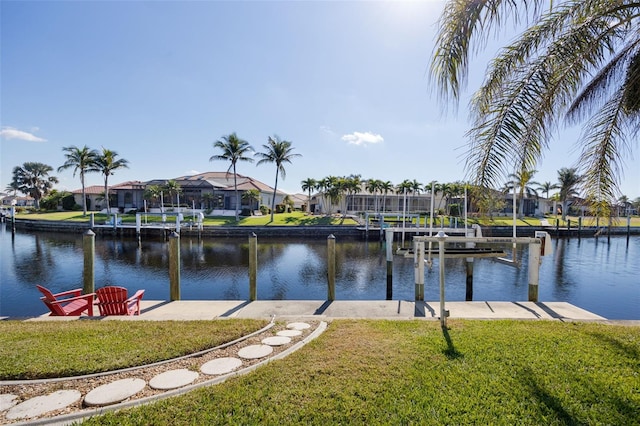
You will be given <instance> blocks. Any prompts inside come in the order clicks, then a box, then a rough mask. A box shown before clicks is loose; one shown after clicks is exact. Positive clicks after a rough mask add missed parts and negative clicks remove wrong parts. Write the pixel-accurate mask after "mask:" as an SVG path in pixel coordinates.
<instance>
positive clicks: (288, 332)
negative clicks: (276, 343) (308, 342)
mask: <svg viewBox="0 0 640 426" xmlns="http://www.w3.org/2000/svg"><path fill="white" fill-rule="evenodd" d="M301 334H302V331H300V330H280V331H278V332H277V333H276V335H277V336H285V337H296V336H300V335H301Z"/></svg>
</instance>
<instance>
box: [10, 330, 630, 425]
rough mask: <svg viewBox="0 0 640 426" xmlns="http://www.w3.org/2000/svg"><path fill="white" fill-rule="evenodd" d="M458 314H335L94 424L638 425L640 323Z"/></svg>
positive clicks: (59, 354) (87, 338)
mask: <svg viewBox="0 0 640 426" xmlns="http://www.w3.org/2000/svg"><path fill="white" fill-rule="evenodd" d="M113 323H114V324H116V326H119V327H116V328H122V330H119V331H118V330H114V331H112V333H121V332H125V329H126V328H128V327H130V326H131V325H132V324H133V323H131V322H127V323H126V324H125V323H121V322H113ZM211 323H212V324H213V325H214V327H215V326H218V325H221V324H224V322H216V321H214V322H211ZM62 324H66V323H59V322H56V323H53V325H54V326H55V327H53V329H52V330H50V332H51V333H54V334H55V333H57V332H56V331H55V328H56V327H60V326H61V325H62ZM69 324H74V325H77V326H78V327H81V326H82V327H83V328H81V329H79V330H78V335H77V336H76V338H75V339H71V340H84V342H85V344H86V346H92V345H93V344H95V343H97V342H96V340H97V339H98V337H97V336H96V334H95V333H94V332H93V331H92V327H97V326H98V325H99V324H100V323H98V322H93V321H86V322H77V321H76V322H70V323H69ZM85 324H88V328H84V327H87V326H86V325H85ZM172 324H173V326H177V327H183V326H184V325H183V323H179V322H178V323H175V324H174V323H172ZM449 325H450V327H449V329H448V330H446V331H444V332H443V330H442V329H441V328H440V326H439V323H438V322H431V321H353V320H343V321H333V322H332V323H331V324H330V325H329V328H328V329H327V331H326V332H325V333H324V334H323V335H321V336H320V337H319V338H318V339H316V340H314V341H312V342H311V343H310V344H308V345H307V346H305V347H304V348H302V349H301V350H300V351H297V352H295V353H293V354H291V355H290V356H288V357H287V358H285V359H283V360H280V361H275V362H272V363H270V364H268V365H266V366H264V367H262V368H260V369H258V370H257V371H255V372H254V373H251V374H249V375H247V376H242V377H238V378H235V379H231V380H229V381H228V382H226V383H224V384H221V385H216V386H212V387H208V388H204V389H201V390H198V391H194V392H190V393H188V394H186V395H183V396H181V397H175V398H171V399H167V400H163V401H160V402H157V403H155V404H152V405H148V406H142V407H138V408H134V409H130V410H125V411H121V412H118V413H110V414H106V415H104V416H100V417H97V418H94V419H91V420H89V421H87V422H86V424H89V425H91V424H96V425H98V424H99V425H105V424H111V425H116V424H117V425H122V424H139V425H147V424H172V425H193V424H318V425H320V424H322V425H327V424H427V425H429V424H434V425H435V424H438V425H440V424H505V425H512V424H536V425H538V424H544V425H554V424H616V425H618V424H620V425H621V424H638V421H639V419H640V417H638V413H640V361H639V360H640V328H638V327H623V326H610V325H602V324H595V323H576V324H571V323H562V322H551V321H462V320H455V321H454V320H451V321H450V322H449ZM200 326H201V327H202V326H204V324H201V325H200ZM27 327H39V325H38V324H35V325H34V324H32V323H29V324H28V326H27ZM70 327H71V328H73V326H70ZM145 327H147V328H149V330H148V333H149V334H148V336H149V337H147V338H145V340H146V343H147V344H152V345H154V348H155V347H157V346H162V343H161V340H163V339H162V338H157V337H151V336H155V335H156V330H155V329H156V328H160V329H161V328H162V327H166V325H164V324H155V323H148V324H146V326H145ZM2 331H3V333H2V335H3V336H4V335H5V334H9V335H12V336H13V338H14V339H15V338H16V337H17V334H18V331H16V330H13V328H12V327H7V328H6V329H4V330H2ZM99 334H102V333H99ZM174 334H180V333H174ZM6 338H7V337H3V339H6ZM18 340H19V339H18ZM0 343H2V346H1V347H3V348H6V347H7V345H6V341H3V342H0ZM64 346H65V345H61V344H59V345H52V346H51V351H50V353H49V354H44V353H43V354H41V355H40V357H41V358H40V359H39V360H38V359H37V357H36V358H33V359H32V360H31V362H33V363H39V364H44V365H46V364H47V363H48V362H49V360H51V359H58V358H64V356H65V354H66V350H65V349H64ZM4 350H5V351H6V349H4ZM154 351H155V349H154ZM105 356H108V354H107V355H105ZM2 358H5V354H3V355H2Z"/></svg>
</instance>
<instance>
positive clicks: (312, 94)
mask: <svg viewBox="0 0 640 426" xmlns="http://www.w3.org/2000/svg"><path fill="white" fill-rule="evenodd" d="M443 5H444V2H443V1H440V0H425V1H420V2H418V1H416V2H404V1H387V2H340V1H322V2H307V1H296V2H294V1H259V2H247V1H237V2H231V1H229V2H218V1H110V2H107V1H55V0H54V1H6V0H3V1H2V2H0V24H1V27H0V40H1V41H0V43H1V45H0V125H1V130H0V144H1V145H0V191H1V190H3V189H4V188H6V186H7V185H8V184H9V183H10V182H11V171H12V169H13V167H15V166H19V165H22V164H23V163H24V162H27V161H37V162H41V163H45V164H48V165H50V166H52V167H53V168H54V173H52V174H53V175H55V176H56V177H58V179H59V181H60V182H59V184H58V185H56V188H57V189H64V190H75V189H79V188H80V180H79V177H78V176H77V175H76V176H75V177H74V176H73V171H72V170H68V171H65V172H61V173H58V172H57V171H55V169H57V168H58V167H59V166H60V165H62V164H63V163H64V161H65V157H64V152H63V147H68V146H78V147H82V146H84V145H87V146H89V147H90V148H94V149H98V150H100V149H101V148H103V147H104V148H107V149H110V150H113V151H116V152H117V153H118V155H119V157H120V158H124V159H126V160H128V161H129V166H130V167H129V169H122V170H118V171H116V173H115V175H114V176H112V177H110V179H109V184H110V185H112V184H116V183H119V182H124V181H129V180H140V181H146V180H151V179H171V178H175V177H179V176H184V175H192V174H197V173H202V172H206V171H225V170H227V168H228V167H229V163H228V162H224V161H213V162H212V161H209V159H210V157H211V156H213V155H217V154H219V153H220V151H218V150H216V149H214V147H213V143H214V142H215V141H216V140H219V139H221V137H222V136H224V135H229V134H231V133H233V132H235V133H236V134H237V135H238V137H240V138H242V139H244V140H246V141H248V142H249V143H250V144H251V145H252V146H253V148H254V149H255V150H256V151H264V148H263V145H264V144H266V143H267V140H268V137H269V136H273V135H277V136H279V137H280V138H281V139H283V140H288V141H291V142H292V145H293V147H294V151H293V152H294V153H297V154H300V155H301V156H300V157H296V158H294V159H293V161H292V163H291V164H286V165H285V169H286V176H285V177H284V179H282V177H281V178H280V179H279V181H278V188H279V189H282V190H284V191H286V192H289V193H299V192H303V191H302V190H301V185H300V182H301V181H302V180H304V179H307V178H314V179H322V178H324V177H327V176H348V175H352V174H357V175H360V176H361V178H362V179H369V178H372V179H381V180H383V181H386V180H389V181H391V182H392V183H394V184H398V183H400V182H402V181H403V180H405V179H410V180H413V179H416V180H417V181H418V182H421V183H428V182H431V181H434V180H435V181H438V182H454V181H459V180H464V179H465V178H466V176H465V170H464V153H465V145H466V143H467V140H466V138H465V133H466V132H467V130H468V129H469V125H470V123H469V121H468V114H467V109H466V103H467V101H468V98H469V96H470V95H471V94H472V91H473V89H476V88H477V87H478V86H479V85H480V83H481V81H482V76H483V73H484V69H485V67H486V63H487V61H488V60H489V59H490V58H491V57H492V56H493V54H494V53H495V51H496V49H497V47H498V46H499V44H498V43H497V42H496V44H495V45H491V46H490V47H489V48H487V49H486V50H484V51H482V52H480V54H479V55H478V57H476V58H475V59H473V62H472V63H473V66H472V68H471V70H470V78H469V83H468V89H469V90H468V93H465V95H464V96H465V98H464V99H463V100H462V102H461V104H460V106H459V108H458V111H457V113H453V112H452V111H451V109H450V110H449V112H448V113H447V114H444V113H443V105H442V103H441V102H440V101H439V99H437V97H436V96H435V93H436V92H435V90H434V87H433V84H432V83H431V81H430V79H429V64H430V59H431V54H432V51H433V47H434V40H435V33H436V29H437V26H436V23H437V19H438V17H439V16H440V13H441V11H442V8H443ZM578 135H579V129H570V130H568V131H566V132H563V133H562V134H561V136H558V137H557V138H556V139H555V140H554V141H553V142H552V143H551V145H552V149H551V150H549V151H547V152H546V154H545V157H544V158H543V160H542V163H541V164H540V165H539V166H538V168H537V170H538V172H537V174H536V175H535V176H534V180H535V181H537V182H540V183H542V182H546V181H549V182H552V183H555V182H556V181H557V171H558V170H559V169H560V168H562V167H572V166H574V165H575V161H576V160H577V157H578V152H577V151H576V150H575V141H576V139H577V137H578ZM637 152H638V151H637V146H636V153H637ZM256 162H257V161H256ZM237 171H238V173H239V174H242V175H247V176H251V177H254V178H256V179H258V180H260V181H262V182H264V183H266V184H268V185H270V186H273V184H274V180H275V173H276V169H275V165H273V164H262V165H260V166H257V165H256V164H255V163H246V162H243V163H239V164H238V166H237ZM103 183H104V182H103V179H102V177H101V175H99V174H97V173H93V174H88V175H87V178H86V185H87V186H88V185H103ZM621 192H622V194H624V195H627V196H628V197H629V198H631V199H633V198H636V197H639V196H640V170H639V168H637V167H632V163H631V159H629V160H628V161H627V162H626V171H625V175H624V181H623V183H622V185H621Z"/></svg>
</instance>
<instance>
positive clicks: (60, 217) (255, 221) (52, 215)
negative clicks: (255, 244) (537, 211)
mask: <svg viewBox="0 0 640 426" xmlns="http://www.w3.org/2000/svg"><path fill="white" fill-rule="evenodd" d="M17 217H18V218H21V219H33V220H56V221H64V222H78V223H88V222H89V216H83V215H82V213H79V212H46V213H31V212H24V213H20V214H18V215H17ZM118 217H119V218H120V219H122V222H123V223H127V224H135V223H136V217H135V215H128V214H125V215H119V216H118ZM108 219H109V218H108V216H107V215H106V214H102V213H95V221H96V223H98V224H99V223H105V222H106V221H108ZM556 219H557V220H558V223H559V225H558V226H560V227H566V226H567V225H568V224H569V221H570V222H571V226H572V227H574V228H577V226H578V217H577V216H575V217H574V216H568V217H567V220H562V218H560V217H558V218H556V217H555V216H548V217H547V218H546V220H547V221H548V223H549V224H550V225H551V226H555V225H556ZM173 220H175V219H174V217H172V216H169V217H167V221H173ZM185 220H190V217H189V216H188V215H186V216H185ZM146 221H147V222H148V223H154V222H161V221H162V218H161V217H160V216H156V215H153V216H152V215H148V216H147V217H146ZM441 221H444V226H450V221H449V218H448V217H438V218H436V220H435V223H434V226H435V227H439V226H440V223H441ZM143 223H145V218H144V217H143ZM458 223H459V226H462V225H463V222H462V219H461V218H458ZM468 223H469V225H473V224H479V225H481V226H512V225H513V218H512V217H509V216H501V217H497V216H496V217H492V218H489V217H480V218H478V217H470V218H468ZM596 223H598V224H599V225H600V226H608V224H609V222H608V220H607V219H600V221H597V220H596V218H595V217H585V218H583V220H582V226H585V227H591V226H596ZM356 224H357V223H356V221H354V220H353V219H351V218H346V219H344V220H343V219H342V217H341V216H337V215H336V216H333V217H331V216H313V215H312V216H309V215H306V214H305V213H303V212H292V213H278V214H275V215H274V218H273V222H272V221H271V216H270V215H266V216H249V217H241V218H240V220H239V221H238V222H236V221H235V218H234V217H228V216H207V217H205V219H204V225H205V226H314V225H324V226H329V225H356ZM420 225H421V226H429V223H428V218H426V217H424V216H423V217H422V218H421V223H420ZM516 226H536V227H537V226H541V221H540V218H539V217H523V218H518V219H517V220H516ZM611 226H616V227H626V226H627V218H626V217H621V218H615V219H614V220H613V221H612V223H611ZM631 226H633V227H640V217H638V216H634V217H632V218H631Z"/></svg>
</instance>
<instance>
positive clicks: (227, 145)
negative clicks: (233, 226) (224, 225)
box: [209, 132, 253, 222]
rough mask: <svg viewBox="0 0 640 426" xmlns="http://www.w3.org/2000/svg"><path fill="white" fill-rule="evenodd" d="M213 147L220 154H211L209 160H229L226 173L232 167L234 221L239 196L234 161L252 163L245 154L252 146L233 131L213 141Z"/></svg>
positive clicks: (251, 159) (237, 215) (237, 216)
mask: <svg viewBox="0 0 640 426" xmlns="http://www.w3.org/2000/svg"><path fill="white" fill-rule="evenodd" d="M213 147H214V148H218V149H220V150H222V154H217V155H212V156H211V158H209V161H214V160H224V161H230V162H231V165H229V168H228V169H227V173H229V171H230V170H231V169H233V188H234V190H235V196H236V222H237V221H238V219H239V214H238V209H239V207H240V198H239V197H238V179H237V176H238V175H237V174H236V163H237V162H238V161H247V162H249V163H253V158H251V157H246V154H248V153H250V152H251V151H253V147H252V146H251V145H250V144H249V142H247V141H245V140H244V139H240V138H239V137H238V136H237V135H236V133H235V132H233V133H231V134H230V135H228V136H223V137H222V140H218V141H215V142H214V143H213Z"/></svg>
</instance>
